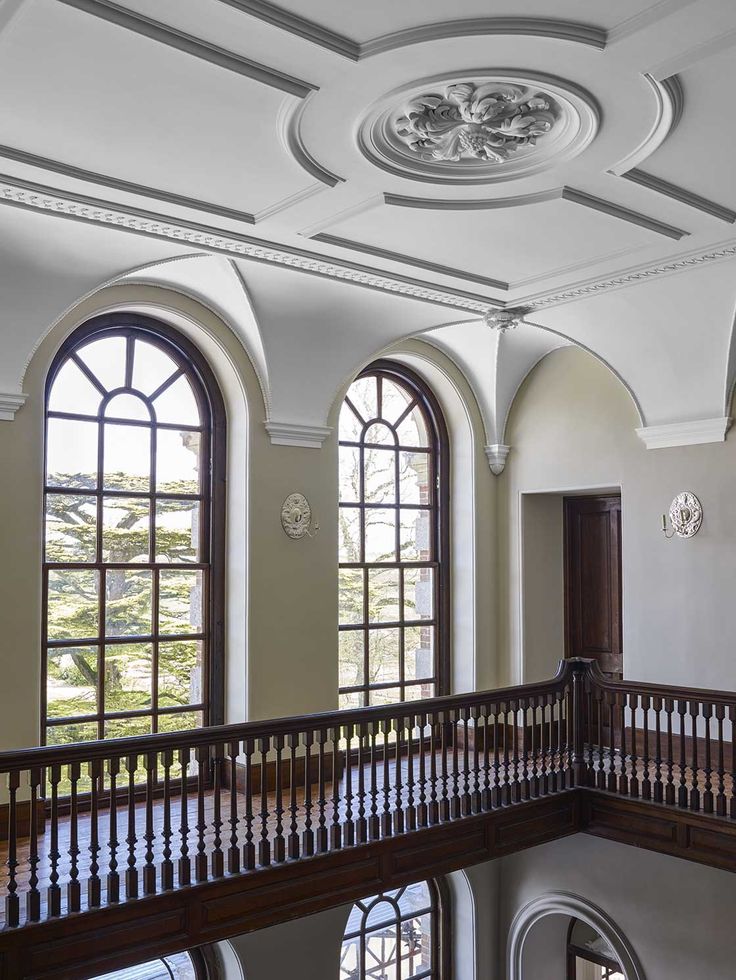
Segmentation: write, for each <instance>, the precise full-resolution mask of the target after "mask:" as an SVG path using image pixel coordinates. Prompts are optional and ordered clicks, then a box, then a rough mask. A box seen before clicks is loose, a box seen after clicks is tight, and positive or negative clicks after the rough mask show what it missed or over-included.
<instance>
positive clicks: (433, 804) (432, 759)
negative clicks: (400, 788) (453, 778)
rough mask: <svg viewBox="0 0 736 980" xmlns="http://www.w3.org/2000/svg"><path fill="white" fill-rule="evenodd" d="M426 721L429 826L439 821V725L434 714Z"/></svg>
mask: <svg viewBox="0 0 736 980" xmlns="http://www.w3.org/2000/svg"><path fill="white" fill-rule="evenodd" d="M427 720H428V722H429V781H430V786H429V822H430V824H436V823H439V820H440V805H439V800H438V794H437V739H438V738H439V725H438V724H437V719H436V717H435V716H434V714H432V715H428V716H427Z"/></svg>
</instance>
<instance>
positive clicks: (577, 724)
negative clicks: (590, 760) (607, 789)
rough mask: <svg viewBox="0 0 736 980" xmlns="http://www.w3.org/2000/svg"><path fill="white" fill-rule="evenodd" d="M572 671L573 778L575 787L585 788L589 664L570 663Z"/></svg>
mask: <svg viewBox="0 0 736 980" xmlns="http://www.w3.org/2000/svg"><path fill="white" fill-rule="evenodd" d="M570 669H571V670H572V777H573V785H574V786H585V785H586V782H587V775H588V766H587V763H586V761H585V697H584V694H585V674H586V672H587V669H588V664H587V662H586V661H585V660H582V659H572V660H571V661H570Z"/></svg>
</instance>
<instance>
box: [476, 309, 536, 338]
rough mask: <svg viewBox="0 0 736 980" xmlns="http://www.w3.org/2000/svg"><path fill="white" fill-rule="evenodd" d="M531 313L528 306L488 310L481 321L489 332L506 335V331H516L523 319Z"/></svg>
mask: <svg viewBox="0 0 736 980" xmlns="http://www.w3.org/2000/svg"><path fill="white" fill-rule="evenodd" d="M528 313H531V307H529V306H516V307H509V308H508V309H505V310H489V311H488V312H487V313H486V314H484V316H483V321H484V323H485V325H486V326H487V327H490V328H491V330H496V331H497V332H498V333H501V334H503V333H506V331H507V330H516V328H517V327H518V326H519V324H520V323H523V322H524V317H525V316H526V315H527V314H528Z"/></svg>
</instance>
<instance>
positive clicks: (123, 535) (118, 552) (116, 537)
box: [102, 497, 151, 563]
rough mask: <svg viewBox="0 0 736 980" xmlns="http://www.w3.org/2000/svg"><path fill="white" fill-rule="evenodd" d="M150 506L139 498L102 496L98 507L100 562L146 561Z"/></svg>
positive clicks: (147, 555)
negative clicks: (99, 511) (100, 505)
mask: <svg viewBox="0 0 736 980" xmlns="http://www.w3.org/2000/svg"><path fill="white" fill-rule="evenodd" d="M150 512H151V505H150V503H149V501H148V500H145V499H143V498H141V497H106V498H105V500H104V503H103V506H102V560H103V561H106V562H119V563H128V562H141V561H143V562H146V561H148V558H149V551H148V547H149V532H150Z"/></svg>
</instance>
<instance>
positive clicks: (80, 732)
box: [46, 721, 97, 788]
mask: <svg viewBox="0 0 736 980" xmlns="http://www.w3.org/2000/svg"><path fill="white" fill-rule="evenodd" d="M96 740H97V723H96V722H93V721H86V722H77V723H76V724H73V725H51V726H49V728H47V729H46V744H47V745H69V744H70V743H72V742H94V741H96ZM63 771H64V770H62V772H63ZM80 783H81V780H80ZM80 783H78V784H77V785H80ZM60 788H61V787H60ZM80 788H81V787H80Z"/></svg>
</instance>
